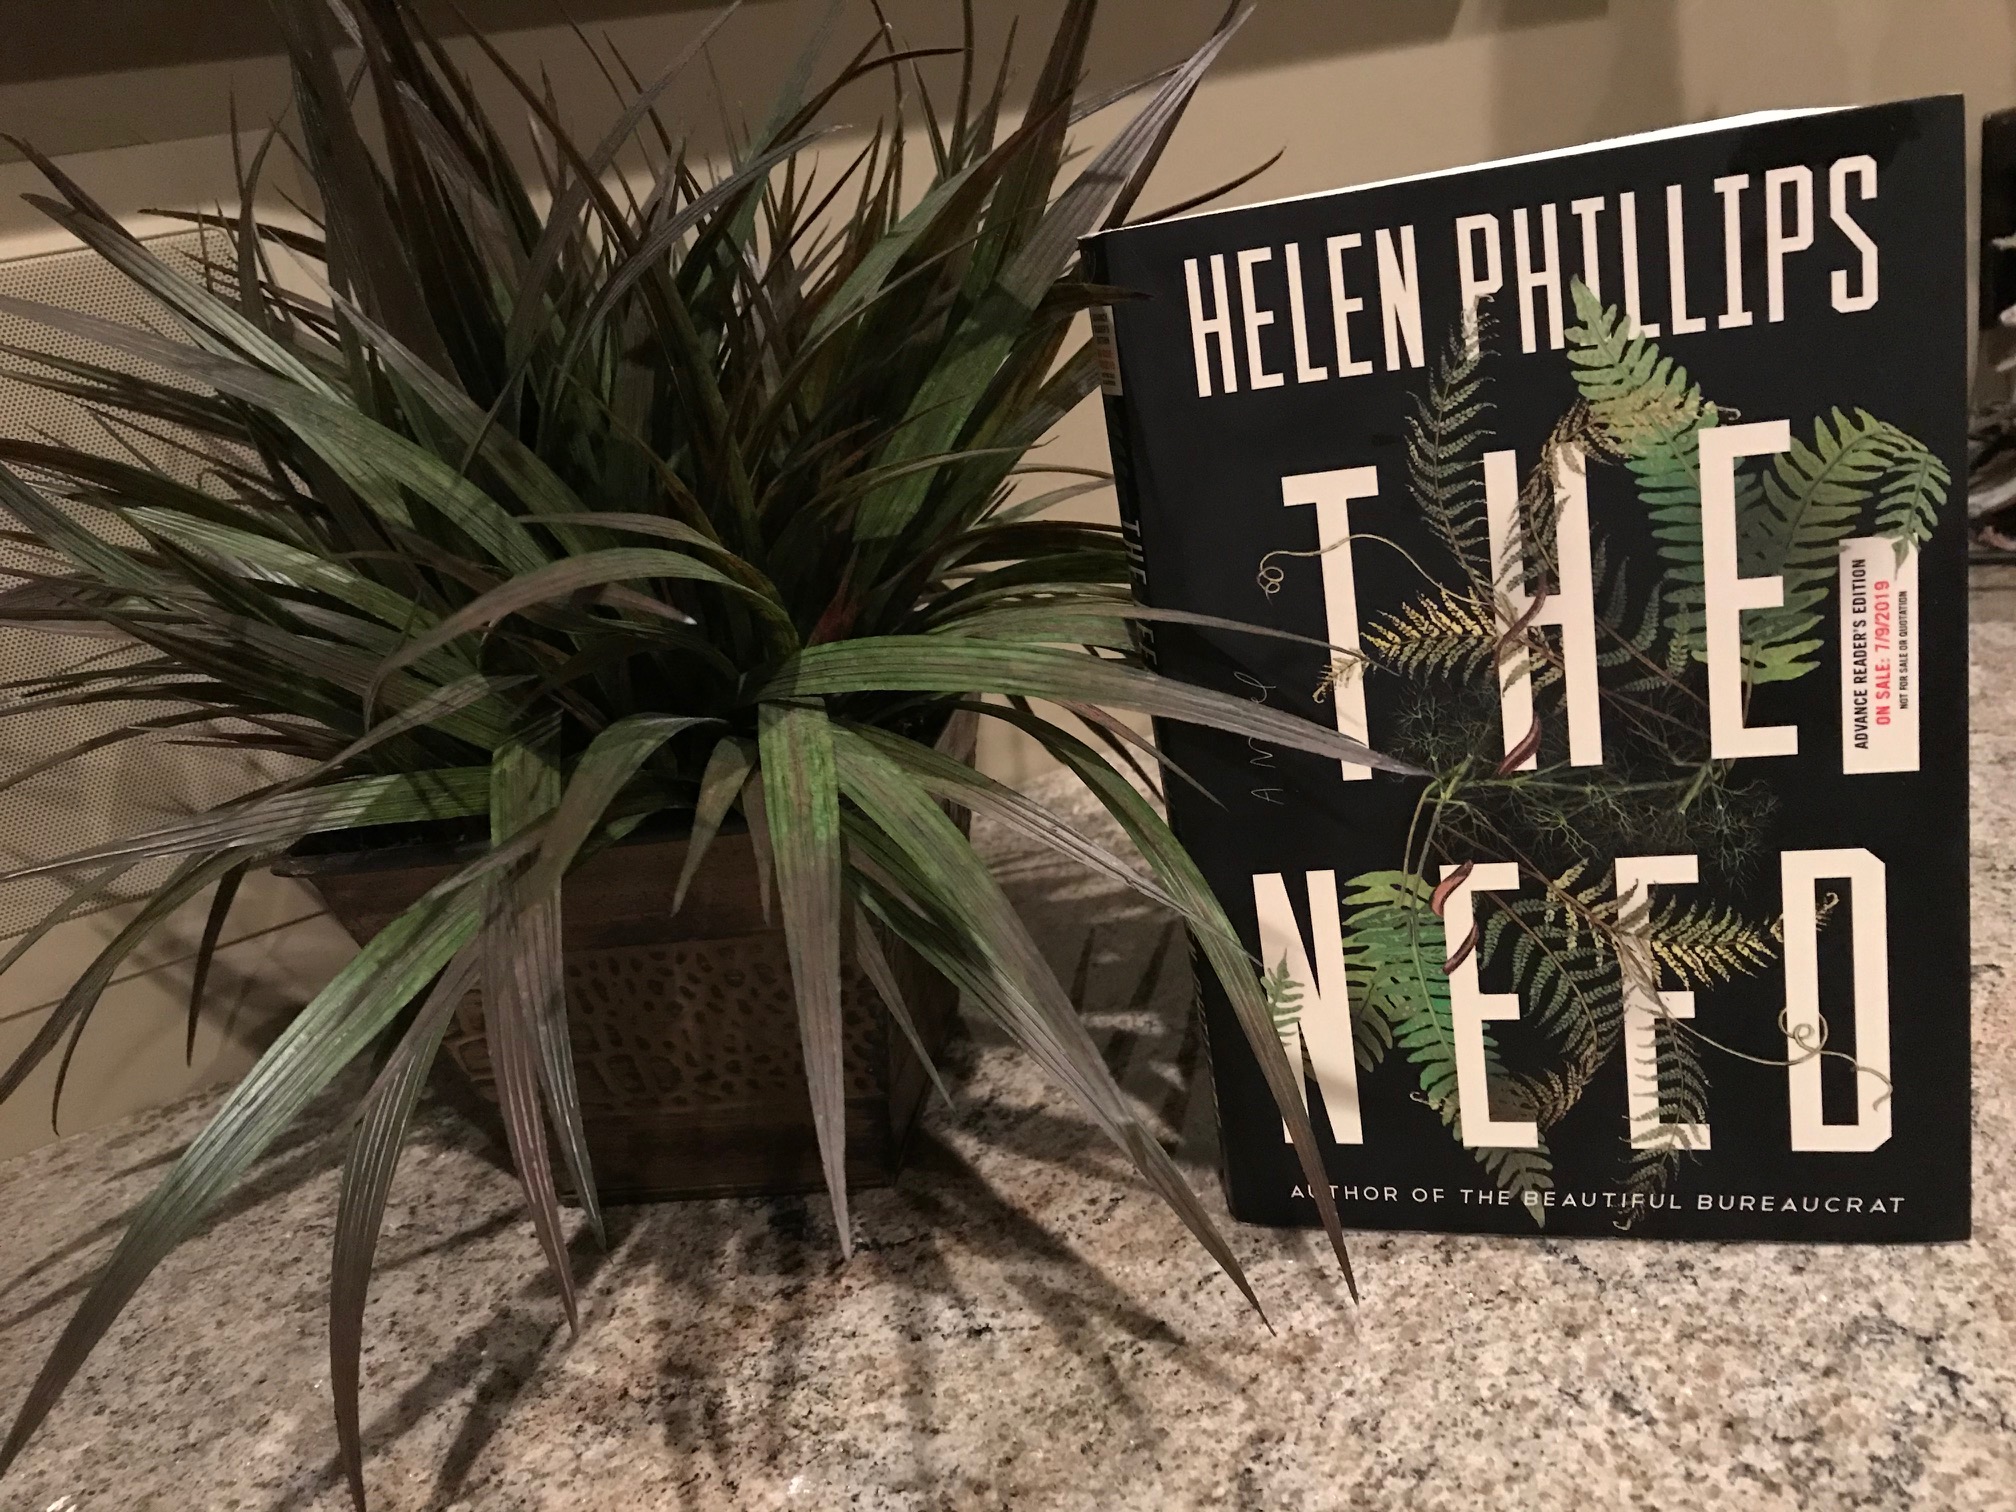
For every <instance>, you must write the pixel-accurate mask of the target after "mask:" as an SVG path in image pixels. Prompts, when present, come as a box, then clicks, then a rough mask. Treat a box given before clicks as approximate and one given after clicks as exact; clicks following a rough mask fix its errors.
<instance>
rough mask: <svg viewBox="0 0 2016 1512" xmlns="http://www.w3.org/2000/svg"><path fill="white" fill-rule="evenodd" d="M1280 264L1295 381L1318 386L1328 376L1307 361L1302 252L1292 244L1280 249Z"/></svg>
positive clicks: (1307, 322) (1307, 319) (1306, 319)
mask: <svg viewBox="0 0 2016 1512" xmlns="http://www.w3.org/2000/svg"><path fill="white" fill-rule="evenodd" d="M1281 261H1282V263H1283V265H1284V266H1285V267H1286V268H1287V269H1288V329H1289V331H1290V332H1291V333H1292V334H1293V335H1294V337H1295V381H1296V382H1297V383H1321V382H1322V381H1323V380H1324V379H1325V378H1328V377H1329V376H1330V370H1329V369H1328V368H1323V367H1317V366H1316V365H1315V364H1314V363H1313V362H1311V361H1310V360H1309V314H1308V311H1307V310H1306V309H1305V308H1304V307H1303V303H1302V249H1301V248H1300V247H1299V246H1297V245H1296V244H1295V243H1294V242H1290V243H1288V245H1287V246H1285V247H1283V248H1282V249H1281Z"/></svg>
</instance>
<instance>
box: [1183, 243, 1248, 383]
mask: <svg viewBox="0 0 2016 1512" xmlns="http://www.w3.org/2000/svg"><path fill="white" fill-rule="evenodd" d="M1183 282H1184V284H1185V285H1186V286H1187V287H1188V288H1189V291H1190V351H1191V355H1192V356H1194V357H1195V358H1196V360H1197V397H1198V398H1199V399H1209V398H1210V397H1211V349H1210V348H1209V347H1207V346H1206V345H1205V344H1204V338H1205V337H1207V336H1216V337H1217V338H1218V367H1219V370H1220V371H1221V372H1223V373H1224V375H1225V392H1226V393H1228V394H1236V393H1238V392H1239V372H1238V369H1236V368H1235V367H1233V365H1232V311H1231V308H1230V305H1231V297H1230V295H1228V294H1227V293H1226V291H1225V254H1224V253H1222V252H1214V253H1212V254H1211V297H1212V302H1213V307H1214V308H1215V309H1216V310H1217V313H1216V314H1215V315H1212V316H1211V317H1210V318H1209V319H1206V318H1205V315H1204V293H1203V290H1201V289H1200V288H1199V287H1198V286H1197V259H1196V258H1194V257H1186V258H1184V259H1183Z"/></svg>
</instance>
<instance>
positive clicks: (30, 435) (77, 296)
mask: <svg viewBox="0 0 2016 1512" xmlns="http://www.w3.org/2000/svg"><path fill="white" fill-rule="evenodd" d="M149 246H150V247H152V249H153V250H154V251H155V253H156V254H157V255H158V256H161V257H162V258H163V259H164V260H166V261H168V262H170V263H171V264H174V265H177V266H178V268H179V270H180V271H184V272H187V271H191V270H192V269H193V267H194V265H195V264H196V261H197V259H198V258H199V257H200V255H201V254H200V248H201V241H200V237H199V235H198V233H196V232H195V231H193V230H192V231H189V232H180V233H173V234H170V235H166V236H161V237H156V238H152V239H150V241H149ZM0 293H4V294H8V295H12V296H14V297H15V298H18V299H27V300H35V301H37V302H40V303H43V304H53V305H62V306H65V307H67V308H69V309H74V310H80V311H84V312H86V313H88V314H92V315H97V316H101V317H103V318H105V319H109V320H118V321H122V322H127V323H132V324H144V325H149V326H153V327H155V328H157V329H162V330H167V329H168V326H167V322H166V321H165V319H164V317H163V313H162V311H161V308H160V306H158V305H157V304H156V303H155V302H154V301H153V300H152V299H151V298H150V297H149V296H148V295H146V294H144V293H142V292H141V291H140V290H139V289H137V288H136V287H135V286H134V285H133V284H132V283H131V282H130V281H128V280H127V279H126V278H124V277H123V276H122V275H120V274H119V273H118V272H117V271H116V270H114V269H112V268H111V267H109V266H108V265H106V264H105V263H104V262H103V261H102V260H101V259H99V258H98V257H96V256H94V255H93V254H91V253H88V252H83V251H76V252H59V253H52V254H49V255H46V256H41V257H32V258H22V259H19V260H16V261H13V262H0ZM0 343H4V344H5V345H6V346H26V347H31V348H33V349H35V350H37V351H43V352H48V353H51V354H53V355H56V356H60V357H70V358H77V359H81V360H85V361H90V362H95V363H100V364H104V365H108V366H119V367H123V368H125V369H126V370H127V371H131V372H134V373H143V374H145V375H146V376H148V377H151V378H157V379H163V380H169V381H172V380H170V379H169V375H168V374H166V373H163V372H161V371H160V370H158V369H150V368H147V367H145V366H143V365H142V364H140V363H137V362H134V361H130V360H127V359H124V358H122V357H121V356H120V355H118V354H116V353H112V352H109V351H107V350H106V349H104V348H101V347H98V346H95V345H93V344H91V343H88V342H84V341H80V340H76V339H74V338H71V337H69V336H67V335H64V334H62V333H59V332H55V331H52V330H50V329H48V328H46V327H43V326H39V325H33V324H30V323H28V322H25V321H22V320H19V319H17V318H15V317H13V316H10V315H5V314H0ZM23 368H24V364H23V363H22V361H21V360H20V359H18V358H16V357H14V356H12V355H11V354H0V434H4V435H6V436H10V437H16V438H22V439H42V440H50V441H56V442H60V443H62V444H64V445H67V446H75V447H78V448H80V449H86V448H88V449H91V450H95V451H100V452H103V453H105V454H106V455H110V456H117V455H121V454H122V447H121V444H120V442H119V441H117V440H115V439H114V438H113V437H112V436H111V435H109V434H108V433H107V431H106V429H105V428H104V427H103V426H102V425H101V424H100V423H99V422H98V421H96V420H94V419H93V418H92V416H91V414H90V413H89V411H88V410H87V409H86V408H85V407H84V406H83V405H81V404H79V403H77V402H75V401H72V400H70V399H68V398H66V397H63V396H60V395H52V394H50V393H48V392H46V391H44V390H41V389H38V388H36V387H35V386H33V385H32V384H29V383H26V382H23V381H22V380H21V379H20V377H19V376H17V375H18V374H19V373H20V372H21V371H22V370H23ZM128 445H132V446H136V447H137V448H138V449H140V450H142V451H143V452H144V453H145V454H147V455H148V457H149V459H150V460H151V461H154V462H157V463H159V464H160V465H161V466H163V467H164V468H166V469H167V470H169V471H171V472H172V473H174V474H175V475H176V476H177V477H178V478H180V479H181V480H182V481H184V482H188V483H195V482H196V481H197V478H198V473H199V470H200V469H199V464H198V463H197V461H196V460H195V459H194V458H191V457H189V456H186V455H185V454H183V453H181V452H180V451H178V450H177V449H176V448H174V447H173V446H169V445H163V444H158V443H153V442H148V441H145V440H137V441H134V440H130V439H129V441H128ZM129 455H130V453H129ZM23 471H24V474H25V475H26V476H28V478H29V481H31V482H32V481H34V478H33V475H32V473H31V472H27V471H26V470H23ZM89 523H90V524H91V525H92V526H93V527H94V528H97V529H100V530H103V531H105V533H106V534H107V535H108V536H113V537H116V536H118V535H119V534H120V533H121V532H120V530H119V528H118V527H117V526H116V524H114V525H112V526H110V527H109V528H108V525H107V522H106V521H105V520H104V518H103V517H102V516H101V515H99V514H97V513H96V512H93V515H92V517H91V519H90V521H89ZM0 524H4V525H6V526H9V527H11V526H12V525H13V521H12V520H11V518H9V517H7V516H5V514H4V513H0ZM127 539H129V540H130V539H133V538H132V537H130V536H128V537H127ZM33 560H34V558H33V557H32V556H31V555H30V553H28V552H26V551H24V550H23V549H22V548H21V547H19V546H18V545H16V544H15V543H12V542H7V541H0V569H4V568H5V567H7V566H17V565H21V564H24V563H30V562H32V561H33ZM146 654H148V653H146V652H145V650H144V648H139V647H134V646H130V645H121V644H120V643H118V642H115V641H108V640H103V639H91V638H87V637H82V636H64V635H50V634H41V633H37V632H33V631H22V630H0V666H4V667H5V668H6V669H7V670H6V676H7V677H8V678H9V679H13V678H20V677H26V676H39V675H42V674H45V673H46V674H55V673H60V672H62V671H63V670H65V669H66V668H69V667H73V666H75V665H77V664H78V663H79V662H80V661H83V660H84V659H86V658H100V659H103V660H109V661H112V662H114V663H115V664H116V663H117V662H118V661H120V660H127V661H135V660H139V659H141V658H142V657H143V656H144V655H146ZM169 707H170V706H168V705H161V704H127V703H117V704H97V705H82V706H75V707H68V708H62V709H56V710H51V711H46V712H37V713H30V714H16V715H12V716H11V717H0V777H5V778H8V779H13V778H16V777H18V774H20V773H22V772H25V771H28V770H29V769H31V768H32V767H34V766H35V765H37V764H38V763H40V762H41V761H43V760H45V759H47V758H48V757H50V756H52V755H54V754H56V753H58V752H60V751H63V750H66V749H68V748H69V747H71V746H73V745H76V744H78V743H79V742H82V741H87V740H90V739H92V738H93V737H95V736H99V735H103V734H107V733H110V732H112V731H114V730H116V729H118V728H121V727H122V726H125V725H128V724H130V723H133V722H135V721H139V720H145V719H148V718H151V717H153V716H155V715H158V714H162V713H166V712H168V711H169ZM4 712H5V705H4V704H0V715H4ZM202 728H203V727H201V726H190V727H185V728H184V729H183V730H181V731H178V732H176V733H175V734H174V735H169V736H165V737H157V738H153V739H148V740H142V741H132V742H123V743H121V744H119V745H116V746H112V747H109V748H107V749H104V750H99V751H95V752H92V753H90V754H88V755H84V756H81V757H78V758H76V759H74V760H71V761H67V762H64V763H62V764H61V765H59V766H57V767H55V768H54V769H52V770H50V771H47V772H44V773H41V774H40V775H37V776H33V777H30V778H28V779H27V780H25V781H11V782H10V785H8V786H6V787H5V788H4V789H0V866H5V867H8V868H12V867H14V866H18V865H21V864H24V863H26V862H32V861H38V860H46V859H49V858H51V857H54V856H59V855H64V854H67V853H69V852H71V851H75V850H78V849H81V848H82V847H84V846H87V845H90V844H93V843H95V842H99V841H103V840H108V839H112V838H115V837H117V836H119V835H122V834H126V833H128V832H130V831H133V830H135V829H138V828H140V827H142V826H145V825H148V824H150V823H159V822H162V821H164V820H167V819H170V818H173V817H175V816H178V815H183V814H190V813H195V812H199V811H201V810H203V809H206V808H209V807H210V806H212V805H213V804H216V803H219V802H222V801H224V800H225V799H228V798H231V797H235V796H236V795H238V794H239V793H242V792H244V791H245V790H246V789H247V788H249V787H251V786H253V785H254V784H255V783H256V782H258V781H260V780H262V778H261V775H260V773H259V771H258V770H257V768H256V767H255V764H254V762H253V761H252V760H250V759H248V758H245V757H241V756H238V755H236V754H235V753H232V752H227V751H220V750H218V749H216V748H203V747H189V746H186V745H176V744H173V743H171V742H172V741H173V740H175V739H176V738H178V737H179V738H181V739H187V738H189V737H190V736H191V735H200V733H201V731H202ZM173 864H174V863H173V862H172V860H163V861H159V862H151V863H147V864H146V865H143V866H141V867H138V868H136V869H135V870H133V871H131V872H129V873H127V874H126V875H125V876H124V877H123V878H121V879H120V880H119V881H118V883H117V884H116V885H115V886H114V887H113V888H110V889H108V890H107V891H106V892H105V893H102V894H100V895H98V896H97V897H95V898H94V899H93V900H92V902H91V906H92V907H104V906H109V905H111V904H115V903H119V902H123V901H127V900H130V899H132V898H134V897H137V896H141V895H144V894H145V893H146V892H147V891H149V890H150V889H151V888H152V887H153V886H154V885H155V884H157V883H158V882H159V881H160V879H161V878H162V877H163V876H165V875H166V874H167V872H168V871H169V870H171V869H172V867H173ZM74 885H75V882H74V881H66V880H64V879H60V878H51V879H32V880H29V881H26V882H21V883H15V884H11V885H8V886H5V887H0V937H5V936H10V935H17V934H19V933H21V932H22V931H23V930H25V929H27V928H29V927H31V926H32V925H33V924H35V923H36V922H37V921H38V920H39V919H41V918H42V916H43V915H44V914H45V913H47V912H48V910H50V909H51V908H53V907H55V906H57V905H58V904H60V903H61V902H62V901H63V900H64V899H65V898H66V897H67V896H68V895H69V893H70V890H71V888H72V887H73V886H74Z"/></svg>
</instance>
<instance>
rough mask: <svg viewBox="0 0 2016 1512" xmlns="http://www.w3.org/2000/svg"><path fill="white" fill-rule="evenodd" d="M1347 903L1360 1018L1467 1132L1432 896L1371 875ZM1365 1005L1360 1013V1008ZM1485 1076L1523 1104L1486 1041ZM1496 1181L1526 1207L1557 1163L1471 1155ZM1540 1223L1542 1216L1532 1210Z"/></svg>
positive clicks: (1356, 881) (1516, 1153)
mask: <svg viewBox="0 0 2016 1512" xmlns="http://www.w3.org/2000/svg"><path fill="white" fill-rule="evenodd" d="M1350 887H1351V891H1350V893H1349V894H1348V895H1347V896H1346V898H1345V900H1344V901H1345V905H1346V907H1347V908H1348V909H1349V910H1350V915H1349V921H1348V923H1347V925H1346V928H1345V935H1344V960H1345V973H1346V978H1347V980H1348V981H1349V983H1350V989H1351V1001H1352V1005H1353V1010H1354V1013H1353V1016H1354V1018H1357V1019H1360V1020H1361V1021H1362V1020H1364V1019H1369V1018H1381V1019H1384V1020H1385V1021H1386V1023H1387V1024H1388V1025H1390V1026H1391V1029H1392V1043H1394V1044H1396V1045H1398V1046H1399V1047H1400V1049H1401V1050H1403V1051H1404V1052H1405V1053H1406V1056H1407V1060H1408V1063H1409V1064H1410V1065H1412V1066H1413V1067H1414V1070H1415V1074H1416V1077H1417V1078H1418V1080H1419V1082H1420V1085H1421V1093H1420V1096H1421V1100H1422V1101H1423V1102H1424V1103H1426V1104H1427V1105H1428V1106H1429V1107H1430V1108H1432V1109H1434V1111H1435V1113H1436V1115H1437V1116H1438V1117H1440V1118H1441V1120H1442V1123H1443V1125H1444V1127H1446V1128H1449V1129H1451V1130H1455V1129H1458V1128H1460V1127H1461V1120H1462V1101H1461V1098H1460V1095H1459V1093H1458V1087H1457V1080H1456V1037H1455V1028H1454V1023H1453V1021H1452V1019H1451V1016H1450V1005H1449V977H1448V975H1447V973H1446V972H1445V971H1444V970H1443V962H1444V960H1445V959H1446V952H1447V948H1448V947H1447V943H1446V939H1445V936H1444V934H1443V931H1442V921H1441V919H1439V918H1437V917H1436V915H1435V912H1434V910H1433V909H1432V908H1431V907H1430V906H1429V899H1430V897H1431V895H1432V889H1430V887H1429V886H1428V883H1427V882H1426V881H1425V880H1424V879H1422V878H1420V877H1417V876H1414V875H1413V874H1411V873H1409V872H1397V871H1389V872H1366V873H1364V874H1363V875H1361V876H1357V877H1354V878H1352V879H1351V883H1350ZM1361 1004H1362V1005H1363V1006H1362V1008H1361V1007H1360V1005H1361ZM1484 1068H1485V1075H1486V1078H1487V1080H1488V1081H1489V1083H1490V1085H1491V1086H1492V1087H1493V1088H1503V1089H1505V1097H1506V1100H1507V1101H1508V1103H1515V1104H1516V1102H1517V1083H1516V1082H1515V1081H1514V1080H1513V1078H1512V1077H1511V1076H1510V1075H1508V1073H1507V1072H1506V1070H1505V1068H1504V1066H1503V1064H1502V1063H1501V1061H1500V1059H1499V1055H1498V1046H1497V1043H1496V1042H1495V1041H1494V1040H1493V1039H1492V1037H1491V1036H1490V1034H1488V1033H1486V1034H1485V1035H1484ZM1471 1153H1472V1154H1473V1155H1474V1156H1475V1157H1476V1158H1477V1161H1478V1164H1480V1165H1482V1166H1483V1167H1484V1169H1485V1171H1487V1172H1488V1173H1489V1174H1490V1176H1491V1178H1492V1180H1493V1181H1495V1182H1497V1183H1498V1185H1499V1186H1500V1188H1502V1189H1503V1190H1505V1191H1509V1192H1515V1193H1517V1194H1519V1195H1520V1196H1521V1197H1522V1199H1523V1197H1524V1194H1525V1193H1526V1192H1528V1191H1536V1192H1537V1191H1544V1190H1547V1189H1549V1188H1551V1187H1552V1186H1553V1184H1554V1178H1553V1162H1552V1160H1551V1159H1550V1158H1549V1156H1548V1154H1547V1152H1546V1150H1545V1149H1544V1148H1542V1149H1538V1150H1497V1149H1476V1150H1473V1151H1472V1152H1471ZM1527 1211H1528V1212H1530V1213H1531V1214H1532V1215H1533V1217H1534V1221H1535V1222H1536V1223H1537V1222H1542V1221H1543V1220H1542V1215H1541V1209H1540V1208H1539V1207H1538V1206H1537V1205H1528V1207H1527Z"/></svg>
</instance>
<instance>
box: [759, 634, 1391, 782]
mask: <svg viewBox="0 0 2016 1512" xmlns="http://www.w3.org/2000/svg"><path fill="white" fill-rule="evenodd" d="M898 690H901V691H907V692H914V693H968V692H971V693H999V694H1004V695H1006V694H1018V695H1020V696H1022V697H1024V698H1054V699H1074V700H1079V701H1082V702H1086V703H1097V704H1104V705H1110V706H1113V707H1117V708H1122V709H1133V710H1134V711H1136V712H1137V713H1141V714H1152V715H1156V716H1158V717H1160V718H1163V719H1177V720H1182V721H1184V722H1185V723H1188V724H1200V725H1207V726H1209V727H1211V728H1212V729H1218V730H1227V731H1230V732H1231V733H1233V734H1235V735H1250V736H1252V737H1254V738H1255V739H1258V740H1265V741H1269V742H1272V743H1273V744H1275V745H1284V746H1287V747H1289V748H1290V749H1291V750H1297V751H1310V752H1313V753H1314V754H1316V755H1318V756H1335V757H1339V758H1341V759H1343V760H1345V761H1352V762H1358V763H1362V764H1364V765H1367V766H1374V767H1378V768H1381V769H1382V770H1385V771H1389V772H1398V773H1402V774H1404V775H1408V776H1418V775H1422V774H1421V773H1420V770H1419V769H1418V768H1417V767H1415V766H1413V765H1412V764H1411V763H1409V762H1405V761H1400V760H1398V759H1396V758H1394V757H1391V756H1382V755H1380V754H1378V753H1377V752H1376V751H1372V750H1369V749H1367V748H1366V747H1365V746H1364V745H1363V744H1361V743H1360V742H1359V741H1356V740H1353V739H1351V738H1350V737H1349V736H1347V735H1340V734H1338V733H1337V732H1336V731H1334V730H1326V729H1324V728H1323V727H1322V726H1321V725H1318V724H1312V723H1311V722H1310V721H1308V720H1306V719H1298V718H1297V717H1295V716H1294V715H1292V714H1285V713H1283V712H1281V711H1280V710H1278V709H1272V708H1268V707H1266V706H1264V705H1261V704H1256V703H1253V702H1252V701H1250V700H1248V699H1244V698H1237V697H1234V696H1233V695H1231V694H1229V693H1220V692H1217V691H1216V690H1215V689H1211V688H1201V687H1197V686H1195V685H1194V684H1191V683H1182V682H1177V681H1176V680H1174V679H1173V678H1168V677H1161V676H1158V675H1156V674H1155V673H1153V672H1145V671H1142V670H1141V669H1139V668H1136V667H1129V666H1124V665H1122V664H1120V663H1118V662H1109V661H1099V660H1095V659H1094V658H1092V657H1090V656H1083V655H1079V654H1076V653H1074V652H1070V651H1060V650H1057V649H1054V648H1052V647H1047V646H1005V645H1001V644H998V643H994V642H983V641H978V640H972V641H968V640H961V639H959V638H957V637H954V636H949V635H948V636H944V637H938V636H933V637H930V638H929V640H928V641H927V640H925V638H923V637H900V636H891V637H887V638H872V637H864V638H862V639H860V640H853V641H836V642H833V643H831V644H828V645H823V646H808V647H806V648H805V649H804V650H803V651H800V652H799V653H798V654H797V655H796V656H795V657H793V658H792V659H791V660H790V661H789V662H787V663H786V664H785V665H784V667H783V668H782V669H781V670H780V671H779V672H778V673H777V675H776V676H774V677H772V678H771V679H770V681H769V682H768V683H767V684H765V685H764V686H763V688H762V689H761V690H760V692H759V693H758V694H757V697H759V698H765V699H771V698H795V697H804V696H807V695H824V696H831V695H834V694H842V693H869V692H891V691H898Z"/></svg>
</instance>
